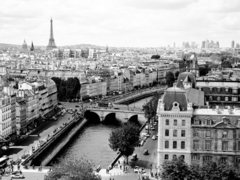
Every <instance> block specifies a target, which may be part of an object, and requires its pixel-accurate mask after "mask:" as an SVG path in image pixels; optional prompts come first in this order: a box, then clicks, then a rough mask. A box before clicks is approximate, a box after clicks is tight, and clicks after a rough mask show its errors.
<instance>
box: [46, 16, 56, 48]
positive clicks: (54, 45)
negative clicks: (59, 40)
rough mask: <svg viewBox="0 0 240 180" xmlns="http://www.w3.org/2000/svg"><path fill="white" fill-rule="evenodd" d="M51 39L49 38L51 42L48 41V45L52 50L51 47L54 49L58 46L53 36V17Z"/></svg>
mask: <svg viewBox="0 0 240 180" xmlns="http://www.w3.org/2000/svg"><path fill="white" fill-rule="evenodd" d="M50 23H51V24H50V39H49V42H48V46H47V50H51V49H54V48H57V46H56V44H55V41H54V38H53V25H52V19H51V20H50Z"/></svg>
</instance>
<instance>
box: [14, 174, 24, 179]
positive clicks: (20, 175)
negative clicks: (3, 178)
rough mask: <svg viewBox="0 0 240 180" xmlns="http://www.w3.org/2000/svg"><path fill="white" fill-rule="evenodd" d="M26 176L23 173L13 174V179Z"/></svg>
mask: <svg viewBox="0 0 240 180" xmlns="http://www.w3.org/2000/svg"><path fill="white" fill-rule="evenodd" d="M24 178H25V176H24V175H23V174H12V175H11V179H24Z"/></svg>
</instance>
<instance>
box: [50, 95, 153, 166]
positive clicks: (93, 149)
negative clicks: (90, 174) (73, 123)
mask: <svg viewBox="0 0 240 180" xmlns="http://www.w3.org/2000/svg"><path fill="white" fill-rule="evenodd" d="M150 99H151V97H148V98H145V99H142V100H140V101H137V102H135V103H132V104H131V105H129V106H130V107H134V106H135V107H139V108H142V106H143V104H145V103H146V102H147V101H149V100H150ZM119 126H120V125H119V124H111V125H110V124H88V125H86V126H85V127H84V128H83V129H82V130H80V131H79V132H78V134H76V135H75V137H74V138H73V139H72V140H71V141H70V142H69V143H68V144H67V146H66V147H65V148H64V149H62V151H61V152H60V153H59V154H58V155H57V156H56V157H55V158H54V159H53V160H52V162H51V163H50V164H52V163H56V162H57V161H58V159H61V158H64V157H68V156H75V157H76V158H81V157H84V158H86V159H88V160H90V161H91V162H92V163H93V164H94V165H95V166H98V165H101V167H103V168H107V167H108V165H109V164H110V163H111V162H112V161H113V159H114V158H115V157H116V156H117V153H116V152H114V151H113V150H112V149H111V148H110V147H109V141H108V139H109V134H110V133H111V131H112V130H114V129H116V128H118V127H119Z"/></svg>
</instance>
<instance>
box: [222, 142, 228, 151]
mask: <svg viewBox="0 0 240 180" xmlns="http://www.w3.org/2000/svg"><path fill="white" fill-rule="evenodd" d="M222 150H223V151H227V150H228V142H227V141H223V142H222Z"/></svg>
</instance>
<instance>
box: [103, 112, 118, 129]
mask: <svg viewBox="0 0 240 180" xmlns="http://www.w3.org/2000/svg"><path fill="white" fill-rule="evenodd" d="M102 124H104V125H116V126H120V125H121V124H122V122H121V120H120V119H117V118H116V114H115V113H110V114H108V115H107V116H106V117H105V119H104V120H103V122H102Z"/></svg>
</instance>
